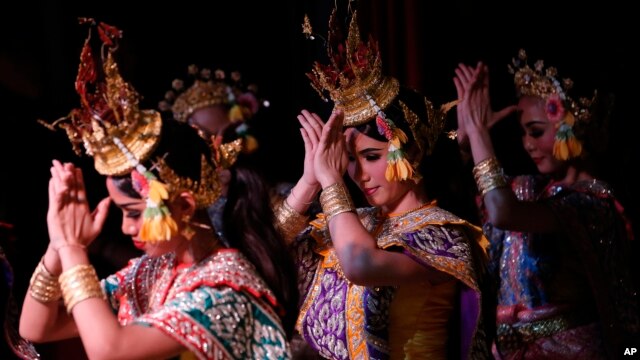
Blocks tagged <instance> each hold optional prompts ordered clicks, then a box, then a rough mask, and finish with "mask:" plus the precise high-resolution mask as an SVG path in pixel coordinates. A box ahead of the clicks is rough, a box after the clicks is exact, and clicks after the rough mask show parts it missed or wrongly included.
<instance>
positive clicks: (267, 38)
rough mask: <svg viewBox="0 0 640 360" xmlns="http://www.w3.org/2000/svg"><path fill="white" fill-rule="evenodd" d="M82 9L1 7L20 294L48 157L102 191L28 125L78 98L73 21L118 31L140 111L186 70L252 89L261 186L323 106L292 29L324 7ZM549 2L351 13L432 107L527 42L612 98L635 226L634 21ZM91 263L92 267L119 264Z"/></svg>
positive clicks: (284, 177)
mask: <svg viewBox="0 0 640 360" xmlns="http://www.w3.org/2000/svg"><path fill="white" fill-rule="evenodd" d="M87 3H88V2H86V3H83V4H76V5H73V4H70V3H68V2H66V1H60V0H48V1H35V2H16V3H14V4H13V5H12V6H14V10H13V11H11V12H9V11H7V10H6V9H2V11H0V105H1V107H0V111H1V113H0V219H4V220H8V221H11V222H13V223H15V224H16V226H17V230H18V235H19V237H18V238H19V241H18V243H17V244H16V247H17V253H18V254H19V257H18V259H17V260H14V266H15V268H16V272H17V275H18V284H17V285H18V289H19V290H20V291H24V288H25V287H26V282H27V280H28V276H29V274H30V272H31V269H32V268H33V266H34V264H35V262H37V260H38V258H39V257H40V256H41V254H42V253H43V251H44V248H45V247H46V244H47V236H46V227H45V216H46V206H47V204H46V201H47V194H46V190H47V181H48V177H49V166H50V161H51V160H52V159H53V158H57V159H61V160H64V161H75V162H76V163H80V164H81V165H82V166H83V167H84V168H85V169H86V176H87V177H88V179H87V182H88V183H90V184H96V185H95V186H93V189H91V193H90V194H89V195H90V200H91V201H92V203H96V202H97V201H98V200H99V199H100V198H101V197H102V196H105V195H106V192H105V190H104V186H103V183H102V182H103V179H102V178H101V177H100V176H98V175H97V174H96V173H95V171H93V169H92V166H91V161H90V159H78V158H76V157H75V156H74V155H73V154H72V153H71V151H70V149H69V146H68V143H67V141H66V139H65V137H64V134H63V133H60V132H59V133H51V132H49V131H48V130H46V129H44V128H43V127H41V126H40V125H37V124H36V119H38V118H42V119H47V120H54V119H56V118H58V117H60V116H63V115H65V114H67V113H68V111H69V110H70V109H71V108H72V107H74V106H76V105H77V104H78V98H77V95H76V94H75V93H74V88H73V81H74V77H75V73H76V70H77V65H78V55H79V51H80V48H81V46H82V42H83V39H84V37H85V35H86V28H84V27H80V26H78V25H77V20H76V18H77V17H78V16H91V17H95V18H97V19H98V20H100V21H105V22H107V23H111V24H113V25H116V26H118V27H119V28H120V29H122V30H123V31H124V39H123V40H122V42H121V49H120V51H119V53H118V60H119V63H120V66H121V70H122V72H123V75H124V76H125V79H127V80H128V81H130V82H131V83H132V84H133V85H134V86H135V87H136V89H137V90H138V91H139V92H140V93H141V94H143V96H144V99H143V103H142V104H143V106H146V107H154V106H155V104H156V103H157V101H158V100H159V99H160V98H161V97H162V96H163V94H164V92H165V91H166V90H168V89H169V87H170V83H171V80H172V79H173V78H175V77H179V76H184V75H185V72H186V67H187V65H189V64H190V63H198V64H201V65H210V66H213V67H222V68H225V69H228V70H236V69H237V70H240V71H241V72H242V73H243V74H244V77H245V78H247V79H249V80H253V81H254V82H256V83H258V84H259V86H260V91H261V93H262V94H263V95H264V96H266V97H267V98H268V99H269V100H270V102H271V104H272V106H271V107H270V108H269V109H268V110H267V111H265V112H264V113H263V114H262V116H261V118H260V121H257V122H255V123H254V129H255V132H256V135H257V137H258V140H259V141H260V144H261V151H260V154H259V155H258V156H259V159H260V161H258V164H260V167H261V168H262V170H263V172H265V174H266V175H267V178H268V179H269V180H270V181H272V182H275V181H295V180H296V176H298V175H299V174H300V173H301V164H302V157H303V150H302V149H303V146H302V141H301V140H300V139H299V132H298V130H297V128H298V125H297V121H296V119H295V116H296V114H297V113H298V112H299V110H300V109H301V108H305V107H306V108H311V109H314V110H316V111H319V112H321V113H323V114H326V113H327V112H328V111H329V106H328V105H326V104H323V103H322V102H320V101H319V100H318V99H317V97H316V96H315V95H314V93H313V91H312V90H311V88H310V87H309V86H308V82H307V81H306V78H305V76H304V73H305V72H306V71H308V70H309V69H310V67H311V63H312V60H313V59H315V58H317V57H319V56H321V53H322V47H321V46H320V45H319V44H318V43H314V42H310V41H308V40H305V38H304V36H303V35H302V34H301V22H302V18H303V15H304V14H305V13H308V14H309V16H310V17H311V20H312V21H313V23H314V25H315V26H316V28H317V29H318V30H319V31H321V32H325V31H326V21H327V18H328V14H329V12H330V9H331V7H332V6H333V4H334V1H333V0H317V1H308V0H306V1H294V0H290V1H272V2H266V1H255V2H254V1H238V0H236V1H215V2H210V3H208V4H206V6H204V5H203V4H201V3H199V2H196V1H191V0H185V1H181V2H175V3H173V4H171V5H168V6H159V5H157V3H151V4H148V5H145V4H136V6H135V9H133V8H132V6H133V5H132V2H131V1H123V0H112V1H108V2H95V3H92V4H87ZM559 3H560V2H553V1H538V2H511V3H510V4H508V5H504V4H497V3H493V2H490V1H470V0H458V1H447V2H444V1H443V2H430V3H426V2H422V1H411V0H406V1H404V2H397V1H396V2H394V1H378V0H362V1H361V2H360V4H359V5H358V6H359V7H360V9H361V25H362V29H363V30H364V31H367V32H371V33H373V34H374V35H375V36H376V37H377V38H378V39H379V41H380V45H381V50H382V55H383V59H384V61H385V67H386V68H387V70H388V71H389V72H390V73H391V74H392V75H394V76H397V77H398V78H400V79H401V81H402V82H403V83H408V84H411V85H412V86H414V87H416V88H418V89H419V90H421V91H423V92H425V93H426V94H428V95H429V96H431V97H432V98H433V99H434V100H435V101H436V102H444V101H448V100H451V99H453V98H454V97H455V89H454V87H453V84H452V81H451V79H452V77H453V75H454V73H453V69H454V68H455V66H456V64H457V63H458V62H460V61H465V62H472V61H476V60H478V59H482V60H484V61H486V62H487V63H488V64H489V65H490V67H491V69H492V76H493V78H492V79H493V80H492V86H495V88H496V89H497V90H499V89H511V87H510V86H511V84H510V81H511V79H510V78H509V76H508V74H507V73H506V71H505V67H506V63H507V62H508V61H509V59H510V58H511V57H512V56H514V55H515V54H516V53H517V50H518V49H519V48H520V47H525V48H527V50H528V52H529V54H530V56H531V57H532V60H535V59H537V58H544V59H545V60H547V62H548V63H551V64H554V65H556V66H557V67H558V68H559V69H560V73H561V75H566V76H570V77H572V78H574V79H579V80H578V81H577V82H579V83H578V84H577V85H580V86H582V88H584V89H593V88H595V87H598V88H600V89H601V90H602V91H611V92H613V93H615V95H616V101H617V112H616V113H615V117H614V122H613V124H612V125H613V127H612V133H611V136H612V142H611V143H610V146H609V152H608V156H609V157H608V158H607V161H606V162H605V163H604V170H605V172H604V175H605V176H604V178H605V179H607V180H609V181H610V182H612V183H613V184H614V186H615V187H616V189H617V191H618V193H619V195H620V198H621V201H622V203H623V204H624V205H625V207H626V208H627V210H628V212H629V215H630V216H631V218H632V219H633V220H634V222H635V223H638V218H639V216H638V210H639V208H640V207H639V206H638V205H637V204H638V201H639V200H640V192H639V191H638V185H636V183H635V181H633V179H632V178H631V174H632V173H633V172H634V171H636V170H637V169H635V168H636V167H637V165H638V164H639V163H640V162H639V160H640V152H639V151H638V145H637V144H638V141H637V140H636V129H637V127H636V126H635V121H637V120H636V118H637V115H636V108H635V107H636V101H637V100H636V99H637V95H638V89H637V84H638V83H639V82H638V80H640V79H639V76H638V71H637V59H636V58H635V57H633V56H631V54H632V53H634V52H635V51H637V49H636V48H637V45H638V43H639V41H638V39H637V37H633V36H632V34H634V33H636V32H637V30H638V29H637V28H638V22H637V20H636V19H633V18H632V13H633V12H631V11H630V10H629V8H628V6H627V5H621V4H620V3H621V1H620V2H618V1H607V2H596V3H595V5H591V6H588V7H586V6H585V5H584V4H582V3H581V2H577V1H570V2H562V4H559ZM5 6H6V5H5ZM413 58H415V59H418V60H417V63H416V61H413V62H411V60H410V59H413ZM410 63H411V64H412V65H411V66H406V64H410ZM568 69H570V71H569V70H568ZM563 70H565V71H563ZM585 91H586V90H585ZM513 100H514V99H513V94H511V93H510V92H502V93H496V95H495V96H494V101H495V103H496V106H502V105H506V104H508V103H510V102H512V101H513ZM513 125H514V121H513V120H511V121H507V122H505V124H504V125H500V126H499V127H498V129H496V131H497V132H498V134H497V136H499V135H500V133H501V132H505V133H506V132H507V131H508V130H512V128H513ZM451 126H453V125H451ZM501 139H503V141H501V142H499V144H498V146H497V148H498V151H499V154H500V156H501V157H502V158H503V159H504V162H505V165H506V167H507V170H508V171H509V170H511V171H512V172H519V171H524V170H529V169H530V168H531V164H530V163H529V162H528V161H527V159H526V157H523V153H522V152H521V151H520V152H518V151H515V152H513V151H510V150H508V149H509V148H510V147H511V146H513V145H517V144H518V141H519V140H518V139H514V138H511V139H510V140H508V139H506V140H504V139H505V138H502V137H501ZM451 164H453V165H456V164H457V163H455V162H452V163H451ZM444 168H445V169H446V166H445V167H444ZM460 208H461V209H464V206H462V207H460ZM112 210H114V209H112ZM463 213H464V211H463ZM115 215H118V214H115ZM109 223H110V225H111V226H109V228H110V229H112V230H109V232H108V233H107V234H106V236H105V237H106V238H111V237H113V238H114V239H120V240H114V241H116V242H118V241H119V242H120V244H119V245H118V246H119V247H118V249H125V250H126V251H129V250H130V249H128V242H127V240H126V239H121V236H119V235H118V233H119V231H118V229H119V218H118V216H110V220H109ZM637 227H638V226H637V225H636V228H637ZM107 248H108V247H107ZM127 249H128V250H127ZM106 251H108V249H106V250H105V252H106ZM127 254H129V252H127ZM131 254H132V253H131ZM101 260H102V261H105V263H104V267H103V269H104V271H110V270H111V269H113V268H114V267H115V266H118V265H119V262H109V261H107V260H105V259H101ZM20 291H19V292H20Z"/></svg>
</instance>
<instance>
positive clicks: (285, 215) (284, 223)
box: [273, 199, 309, 241]
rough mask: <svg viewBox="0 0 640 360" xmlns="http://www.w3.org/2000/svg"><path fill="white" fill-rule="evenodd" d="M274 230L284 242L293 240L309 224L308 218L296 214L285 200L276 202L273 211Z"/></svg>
mask: <svg viewBox="0 0 640 360" xmlns="http://www.w3.org/2000/svg"><path fill="white" fill-rule="evenodd" d="M273 212H274V215H275V218H276V228H277V229H278V230H279V231H280V234H282V236H283V237H284V239H285V240H287V241H288V240H293V239H294V238H295V237H296V236H297V235H298V234H300V233H301V232H302V230H304V228H306V227H307V225H308V224H309V217H308V216H304V215H302V214H300V213H298V212H297V211H296V210H295V209H294V208H292V207H291V206H290V205H289V204H288V203H287V200H286V199H283V200H282V201H281V202H278V203H277V204H276V206H275V208H274V210H273Z"/></svg>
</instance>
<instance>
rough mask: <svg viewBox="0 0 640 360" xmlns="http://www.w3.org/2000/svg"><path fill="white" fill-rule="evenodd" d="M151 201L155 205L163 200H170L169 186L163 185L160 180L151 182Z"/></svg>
mask: <svg viewBox="0 0 640 360" xmlns="http://www.w3.org/2000/svg"><path fill="white" fill-rule="evenodd" d="M148 198H149V200H151V201H152V202H153V203H154V204H160V203H161V202H162V200H166V199H168V198H169V192H168V191H167V185H165V184H163V183H161V182H160V181H158V180H151V181H150V182H149V197H148Z"/></svg>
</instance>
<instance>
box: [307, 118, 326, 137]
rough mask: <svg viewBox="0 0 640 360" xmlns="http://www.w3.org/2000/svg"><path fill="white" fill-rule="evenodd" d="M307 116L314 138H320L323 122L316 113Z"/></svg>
mask: <svg viewBox="0 0 640 360" xmlns="http://www.w3.org/2000/svg"><path fill="white" fill-rule="evenodd" d="M309 115H310V116H309V124H310V125H311V126H312V127H313V130H314V131H315V133H316V137H318V138H320V134H322V127H323V126H324V121H322V119H321V118H320V116H319V115H318V114H316V113H310V114H309Z"/></svg>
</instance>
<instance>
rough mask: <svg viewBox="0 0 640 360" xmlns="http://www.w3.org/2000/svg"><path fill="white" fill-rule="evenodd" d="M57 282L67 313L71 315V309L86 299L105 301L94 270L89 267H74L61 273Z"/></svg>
mask: <svg viewBox="0 0 640 360" xmlns="http://www.w3.org/2000/svg"><path fill="white" fill-rule="evenodd" d="M59 281H60V287H61V288H62V295H63V297H64V303H65V305H66V306H67V312H68V313H71V311H72V310H73V307H74V306H76V305H77V304H78V303H79V302H81V301H84V300H86V299H90V298H101V299H103V300H106V299H107V297H106V296H105V295H104V293H103V292H102V287H101V286H100V281H99V280H98V275H97V274H96V270H95V269H94V268H93V266H91V265H76V266H74V267H72V268H71V269H69V270H67V271H65V272H63V273H62V274H61V275H60V279H59Z"/></svg>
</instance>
